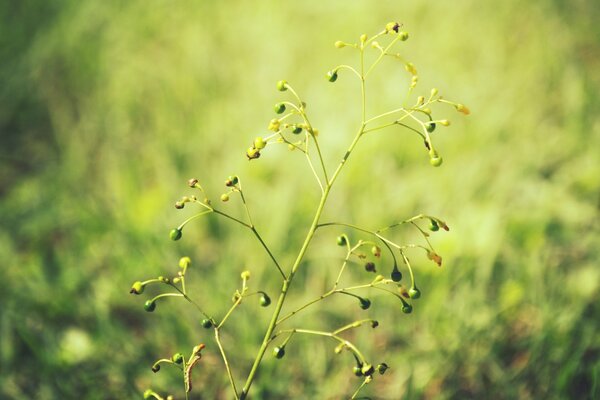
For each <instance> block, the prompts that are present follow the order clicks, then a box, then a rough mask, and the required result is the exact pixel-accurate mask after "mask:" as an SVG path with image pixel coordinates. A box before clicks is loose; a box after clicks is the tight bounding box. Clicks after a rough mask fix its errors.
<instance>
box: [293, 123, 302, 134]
mask: <svg viewBox="0 0 600 400" xmlns="http://www.w3.org/2000/svg"><path fill="white" fill-rule="evenodd" d="M292 133H293V134H295V135H298V134H300V133H302V127H301V126H300V125H296V126H294V129H292Z"/></svg>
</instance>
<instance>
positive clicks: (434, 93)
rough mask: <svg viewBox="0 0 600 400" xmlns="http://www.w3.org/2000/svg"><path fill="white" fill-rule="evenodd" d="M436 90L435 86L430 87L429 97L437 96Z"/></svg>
mask: <svg viewBox="0 0 600 400" xmlns="http://www.w3.org/2000/svg"><path fill="white" fill-rule="evenodd" d="M437 94H438V90H437V89H436V88H433V89H431V97H434V96H437Z"/></svg>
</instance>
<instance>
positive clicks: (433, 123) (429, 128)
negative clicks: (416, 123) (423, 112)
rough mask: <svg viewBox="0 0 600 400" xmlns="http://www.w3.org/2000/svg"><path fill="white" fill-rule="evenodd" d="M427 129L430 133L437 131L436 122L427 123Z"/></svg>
mask: <svg viewBox="0 0 600 400" xmlns="http://www.w3.org/2000/svg"><path fill="white" fill-rule="evenodd" d="M425 129H427V132H429V133H431V132H433V131H435V122H427V123H426V124H425Z"/></svg>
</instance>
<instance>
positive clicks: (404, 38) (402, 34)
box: [398, 31, 408, 42]
mask: <svg viewBox="0 0 600 400" xmlns="http://www.w3.org/2000/svg"><path fill="white" fill-rule="evenodd" d="M398 36H399V37H400V40H402V41H403V42H406V41H407V40H408V32H404V31H401V32H399V33H398Z"/></svg>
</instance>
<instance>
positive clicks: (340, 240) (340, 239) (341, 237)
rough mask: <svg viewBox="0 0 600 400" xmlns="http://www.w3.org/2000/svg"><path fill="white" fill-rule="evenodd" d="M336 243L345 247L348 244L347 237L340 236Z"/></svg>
mask: <svg viewBox="0 0 600 400" xmlns="http://www.w3.org/2000/svg"><path fill="white" fill-rule="evenodd" d="M335 241H336V243H337V245H338V246H345V245H346V243H347V241H346V236H344V235H340V236H338V237H337V239H335Z"/></svg>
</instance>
